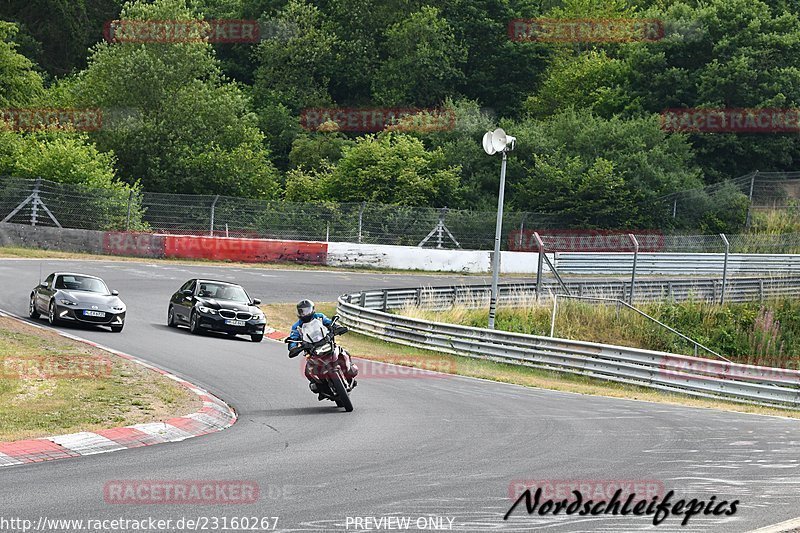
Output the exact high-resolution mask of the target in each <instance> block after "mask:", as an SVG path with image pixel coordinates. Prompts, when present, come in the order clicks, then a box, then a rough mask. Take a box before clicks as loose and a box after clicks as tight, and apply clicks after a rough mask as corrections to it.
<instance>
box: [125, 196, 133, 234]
mask: <svg viewBox="0 0 800 533" xmlns="http://www.w3.org/2000/svg"><path fill="white" fill-rule="evenodd" d="M132 202H133V189H131V190H130V191H129V192H128V216H127V218H126V219H125V231H130V230H131V203H132Z"/></svg>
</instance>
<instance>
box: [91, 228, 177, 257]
mask: <svg viewBox="0 0 800 533" xmlns="http://www.w3.org/2000/svg"><path fill="white" fill-rule="evenodd" d="M164 241H165V236H164V235H152V234H150V233H125V232H118V231H108V232H106V233H105V235H103V251H104V252H105V253H107V254H109V255H122V256H133V257H164V245H165V242H164Z"/></svg>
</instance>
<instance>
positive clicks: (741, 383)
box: [338, 278, 800, 409]
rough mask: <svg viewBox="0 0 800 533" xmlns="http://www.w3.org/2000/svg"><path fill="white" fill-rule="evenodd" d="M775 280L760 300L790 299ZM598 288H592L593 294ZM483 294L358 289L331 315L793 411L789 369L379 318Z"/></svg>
mask: <svg viewBox="0 0 800 533" xmlns="http://www.w3.org/2000/svg"><path fill="white" fill-rule="evenodd" d="M736 281H742V280H736ZM736 281H733V280H732V283H731V284H730V285H729V290H731V294H739V295H740V297H744V296H746V295H748V294H750V295H752V286H753V284H754V283H755V280H747V281H746V282H745V283H744V284H740V285H736ZM765 281H769V280H765ZM776 281H777V280H771V285H770V286H769V287H764V286H761V289H762V291H765V292H762V294H764V295H765V294H766V291H768V290H769V293H770V294H771V295H774V294H776V292H775V291H776V290H783V289H785V288H786V287H789V286H790V285H791V287H792V290H793V293H794V294H795V295H796V294H797V288H798V287H799V286H800V278H793V280H792V281H791V283H790V284H789V285H780V286H774V284H775V283H776ZM672 283H675V281H674V280H673V281H672ZM684 283H688V282H687V281H684ZM694 283H701V284H702V283H703V281H702V280H695V281H694ZM600 285H601V284H600V283H596V284H595V287H594V288H597V287H598V286H600ZM758 285H759V284H757V283H756V286H758ZM748 288H749V289H748ZM740 290H741V291H743V292H740ZM748 290H749V292H748ZM486 291H488V287H486V286H477V287H436V288H429V289H384V290H378V291H362V292H360V293H355V294H346V295H343V296H341V297H340V298H339V301H338V313H339V315H340V316H341V317H342V321H343V323H344V324H346V325H348V326H349V327H350V328H351V329H353V330H354V331H356V332H358V333H361V334H364V335H368V336H371V337H375V338H378V339H382V340H386V341H389V342H394V343H398V344H404V345H407V346H413V347H417V348H423V349H427V350H433V351H437V352H443V353H449V354H454V355H460V356H466V357H472V358H477V359H485V360H491V361H498V362H503V363H508V364H514V365H522V366H527V367H532V368H538V369H543V370H549V371H555V372H562V373H568V374H574V375H580V376H588V377H592V378H596V379H602V380H606V381H613V382H618V383H626V384H631V385H637V386H642V387H647V388H652V389H658V390H663V391H667V392H673V393H680V394H688V395H691V396H697V397H704V398H716V399H724V400H728V401H733V402H739V403H747V404H756V405H763V406H769V407H778V408H788V409H797V408H800V371H797V370H788V369H780V368H769V367H760V366H752V365H742V364H738V363H729V362H725V361H717V360H712V359H704V358H698V357H691V356H686V355H679V354H671V353H666V352H656V351H652V350H643V349H638V348H628V347H624V346H613V345H605V344H599V343H593V342H586V341H575V340H568V339H558V338H552V337H541V336H536V335H524V334H520V333H510V332H505V331H497V330H489V329H483V328H472V327H467V326H460V325H454V324H445V323H440V322H428V321H425V320H419V319H414V318H410V317H405V316H400V315H396V314H390V313H387V312H386V311H387V310H390V309H398V308H401V307H404V306H407V305H420V306H422V307H426V308H429V309H438V308H443V307H449V306H451V305H453V302H458V303H460V304H462V305H464V304H466V305H468V304H469V302H476V303H477V302H478V300H479V299H480V298H483V293H484V292H486ZM520 291H522V292H520ZM637 291H638V287H637ZM524 294H525V289H520V288H519V286H508V285H506V286H503V287H501V291H500V300H501V301H505V302H506V303H513V302H514V301H517V302H518V301H519V298H521V297H522V298H524V297H525V296H520V295H524ZM486 298H488V296H486Z"/></svg>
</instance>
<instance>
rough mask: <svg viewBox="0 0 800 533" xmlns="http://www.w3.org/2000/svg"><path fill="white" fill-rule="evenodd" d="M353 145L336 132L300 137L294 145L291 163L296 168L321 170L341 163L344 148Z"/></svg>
mask: <svg viewBox="0 0 800 533" xmlns="http://www.w3.org/2000/svg"><path fill="white" fill-rule="evenodd" d="M352 145H353V141H351V140H350V139H348V138H347V137H345V136H344V135H342V134H341V133H336V132H332V133H311V134H303V135H299V136H298V137H297V138H296V139H295V140H294V142H293V143H292V151H291V152H290V153H289V161H291V164H292V167H294V168H301V167H302V168H305V169H308V170H319V169H322V168H323V167H324V166H326V165H330V164H331V163H336V162H337V161H339V159H341V157H342V151H343V150H344V148H345V147H347V146H352Z"/></svg>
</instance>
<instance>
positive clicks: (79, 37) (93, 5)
mask: <svg viewBox="0 0 800 533" xmlns="http://www.w3.org/2000/svg"><path fill="white" fill-rule="evenodd" d="M121 5H122V2H121V1H120V0H4V1H3V2H1V3H0V19H5V20H9V21H14V22H16V23H18V24H19V25H20V27H21V29H22V32H21V36H20V37H21V43H22V44H23V46H22V47H21V49H22V50H23V52H24V53H25V55H26V56H27V57H29V58H30V59H32V60H35V61H36V62H37V63H38V64H39V65H41V67H42V68H43V69H44V70H45V71H46V72H47V73H48V74H50V75H51V76H63V75H66V74H70V73H71V72H73V71H75V70H78V69H81V68H83V67H85V65H86V55H87V52H88V50H89V47H91V46H92V45H94V44H95V43H96V42H98V41H100V40H102V39H103V27H104V25H105V23H106V22H108V21H110V20H113V19H115V18H117V15H118V14H119V11H120V6H121Z"/></svg>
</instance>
